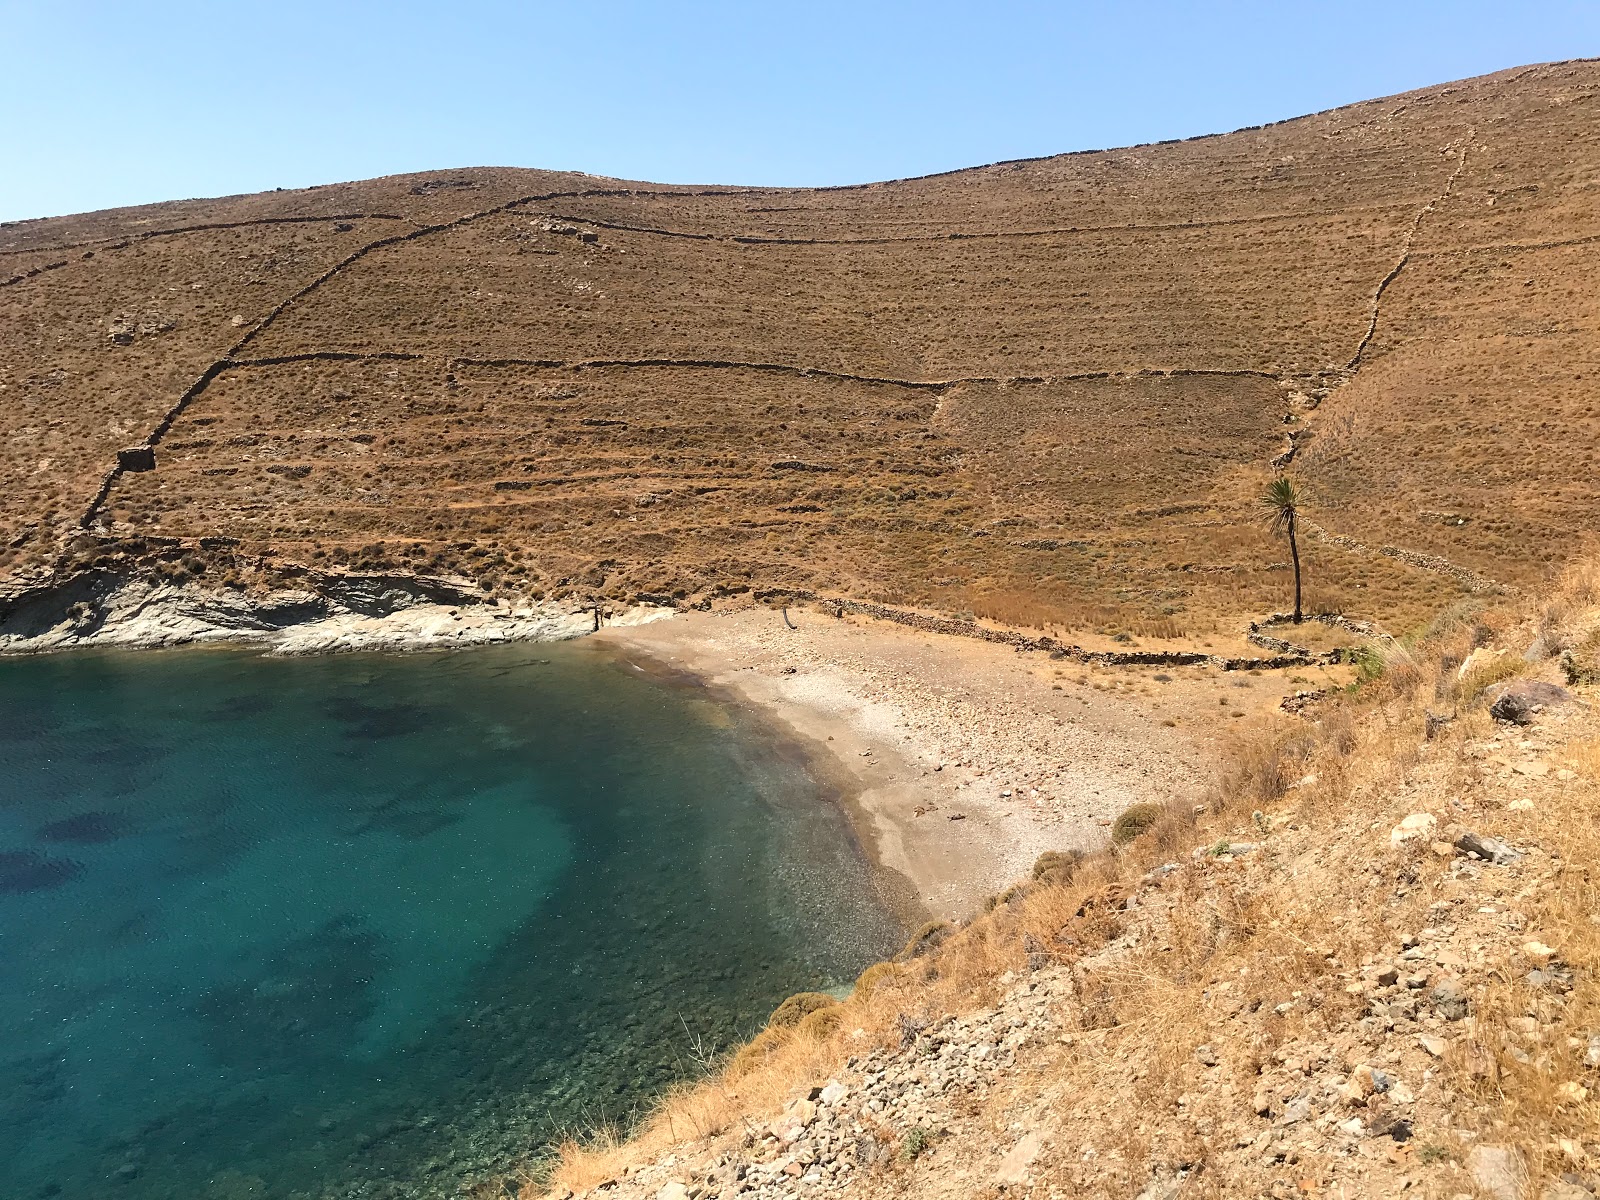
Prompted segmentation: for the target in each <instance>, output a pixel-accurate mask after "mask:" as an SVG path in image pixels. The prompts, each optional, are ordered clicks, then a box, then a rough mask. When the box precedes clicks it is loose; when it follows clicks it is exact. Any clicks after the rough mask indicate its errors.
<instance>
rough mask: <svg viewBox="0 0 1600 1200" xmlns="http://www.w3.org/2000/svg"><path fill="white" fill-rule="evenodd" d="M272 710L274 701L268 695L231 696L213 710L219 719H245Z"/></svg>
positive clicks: (215, 716) (214, 715)
mask: <svg viewBox="0 0 1600 1200" xmlns="http://www.w3.org/2000/svg"><path fill="white" fill-rule="evenodd" d="M271 711H272V701H271V699H270V698H268V697H267V696H262V695H250V696H229V697H228V698H227V699H225V700H223V701H222V702H221V703H219V704H217V705H216V707H214V708H213V709H212V710H211V714H212V716H213V717H214V718H215V719H216V720H218V721H245V720H249V719H250V718H251V717H259V716H261V715H262V714H264V713H267V712H271Z"/></svg>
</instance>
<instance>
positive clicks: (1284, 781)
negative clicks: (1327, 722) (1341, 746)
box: [1210, 719, 1349, 812]
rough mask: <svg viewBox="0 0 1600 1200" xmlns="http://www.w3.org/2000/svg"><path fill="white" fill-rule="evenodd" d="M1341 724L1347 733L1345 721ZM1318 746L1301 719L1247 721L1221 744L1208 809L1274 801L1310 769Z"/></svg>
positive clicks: (1222, 809)
mask: <svg viewBox="0 0 1600 1200" xmlns="http://www.w3.org/2000/svg"><path fill="white" fill-rule="evenodd" d="M1342 728H1343V730H1344V731H1345V732H1346V733H1348V729H1349V726H1348V724H1344V725H1343V726H1342ZM1317 748H1318V737H1317V733H1316V730H1315V729H1314V728H1313V727H1309V726H1306V725H1304V724H1303V723H1299V722H1297V723H1296V724H1295V725H1293V726H1288V727H1285V726H1284V724H1283V723H1282V721H1280V720H1276V719H1274V720H1270V721H1260V722H1256V723H1255V724H1252V725H1248V726H1246V727H1245V728H1244V729H1242V730H1241V731H1239V732H1238V733H1236V734H1234V735H1233V736H1232V737H1230V738H1229V739H1228V740H1227V741H1226V742H1225V744H1224V746H1223V750H1222V753H1221V755H1220V756H1219V763H1218V767H1217V774H1216V777H1215V780H1214V782H1213V785H1212V796H1211V803H1210V807H1211V809H1212V811H1214V812H1229V811H1233V810H1236V809H1240V808H1261V807H1264V806H1267V805H1271V804H1275V803H1277V802H1278V801H1279V800H1281V799H1283V797H1284V795H1285V794H1286V793H1287V792H1288V791H1289V788H1290V786H1291V785H1293V784H1295V783H1297V782H1298V781H1299V780H1300V779H1302V778H1304V777H1305V776H1306V775H1307V774H1309V773H1310V771H1311V764H1312V761H1313V758H1314V757H1315V755H1316V752H1317Z"/></svg>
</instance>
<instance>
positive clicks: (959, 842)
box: [595, 608, 1275, 918]
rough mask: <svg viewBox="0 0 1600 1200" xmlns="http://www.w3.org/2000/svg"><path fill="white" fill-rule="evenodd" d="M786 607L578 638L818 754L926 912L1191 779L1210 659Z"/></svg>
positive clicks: (1090, 840)
mask: <svg viewBox="0 0 1600 1200" xmlns="http://www.w3.org/2000/svg"><path fill="white" fill-rule="evenodd" d="M789 618H790V620H792V621H793V623H794V625H795V628H792V629H791V628H790V627H789V626H788V625H787V624H786V623H785V620H784V617H783V615H782V614H781V613H779V612H777V611H775V610H771V609H766V608H752V609H746V610H743V611H737V612H730V613H702V612H697V613H688V614H682V615H679V616H676V617H673V618H672V619H670V620H665V621H656V622H653V623H651V624H648V625H639V626H633V627H628V628H622V627H617V628H607V629H604V630H602V631H601V632H600V633H599V634H597V635H595V636H596V637H597V638H598V639H600V640H601V641H602V642H605V643H608V644H610V645H612V646H614V647H616V648H617V649H619V650H620V651H621V652H622V653H624V654H628V655H641V656H647V657H648V658H649V659H651V660H654V662H656V663H658V664H660V665H662V666H665V667H668V668H671V669H673V670H676V671H680V672H686V673H688V674H690V675H693V676H695V677H697V678H699V679H700V680H702V681H703V682H704V683H705V684H706V685H708V686H711V687H714V688H717V689H720V690H723V691H725V692H727V693H730V694H731V695H733V696H734V697H736V698H737V699H738V700H740V701H741V702H743V703H746V704H749V705H752V706H754V707H756V708H758V709H760V710H761V711H762V712H763V713H764V714H765V715H766V716H768V717H769V718H770V719H772V720H775V721H777V722H780V723H781V724H782V725H783V726H785V727H786V728H787V730H789V731H791V732H792V733H793V734H794V735H796V736H798V737H800V738H802V739H803V740H804V741H805V742H807V743H809V744H810V745H811V746H812V747H813V748H815V749H816V750H818V751H819V752H820V754H821V756H822V758H823V759H824V761H825V762H831V763H832V764H833V767H834V768H835V769H836V770H837V771H838V772H839V776H840V778H841V780H843V781H844V784H845V786H844V787H843V788H842V790H843V791H844V793H845V795H846V796H847V798H848V800H849V803H850V806H851V809H852V815H853V818H854V820H855V824H856V828H857V832H858V836H859V837H860V838H861V841H862V844H863V846H864V847H865V848H866V850H867V851H868V852H869V854H870V855H871V856H872V857H873V859H874V860H875V862H876V863H877V864H878V865H879V866H880V867H881V868H882V869H884V870H885V871H886V872H889V873H892V875H893V876H895V877H898V879H900V880H903V881H904V882H903V888H904V889H905V890H906V892H907V894H908V897H909V898H911V899H912V900H913V903H914V904H915V905H916V906H917V907H919V908H920V909H921V910H923V911H924V912H925V913H926V914H927V915H929V916H931V917H936V918H965V917H969V916H971V915H972V914H973V913H974V912H975V911H977V910H978V909H979V908H980V907H981V906H982V903H983V901H984V900H985V899H986V898H987V897H988V896H991V895H993V894H994V893H996V892H998V891H1000V890H1002V889H1003V888H1005V887H1006V886H1008V885H1010V884H1011V883H1014V882H1016V881H1017V880H1019V879H1023V878H1026V877H1027V875H1028V873H1029V871H1030V869H1031V867H1032V865H1033V862H1034V861H1035V859H1037V857H1038V856H1039V855H1040V854H1041V853H1043V852H1044V851H1046V850H1060V849H1066V848H1071V847H1081V848H1090V847H1093V846H1096V845H1099V844H1101V843H1103V841H1104V840H1105V837H1106V826H1107V825H1109V823H1110V821H1111V820H1112V819H1113V818H1114V817H1115V816H1116V815H1117V814H1118V813H1119V812H1121V811H1122V810H1123V809H1125V808H1127V807H1128V806H1129V805H1130V804H1136V803H1140V802H1142V801H1152V800H1153V801H1163V800H1167V799H1171V798H1182V797H1186V796H1191V795H1193V794H1195V793H1196V791H1197V789H1198V786H1199V782H1200V780H1201V778H1202V776H1203V771H1204V762H1205V761H1206V760H1207V759H1208V757H1209V750H1208V743H1209V741H1210V735H1212V734H1213V733H1214V731H1215V719H1214V717H1213V718H1212V719H1211V720H1210V721H1206V720H1203V719H1200V718H1197V717H1195V716H1194V715H1193V713H1194V712H1195V711H1196V710H1197V706H1198V702H1199V700H1200V699H1201V698H1202V697H1201V693H1202V692H1203V693H1204V699H1205V700H1206V701H1207V702H1208V703H1210V704H1212V705H1215V700H1214V699H1211V697H1214V696H1215V694H1216V687H1217V681H1216V679H1215V677H1214V673H1213V672H1210V671H1202V670H1191V671H1190V672H1189V675H1190V676H1192V678H1190V679H1187V680H1184V679H1179V678H1177V677H1176V673H1173V672H1166V673H1163V672H1160V671H1157V670H1155V669H1151V670H1148V671H1135V670H1130V669H1127V668H1122V669H1119V670H1117V671H1115V672H1106V673H1103V674H1102V673H1098V672H1095V671H1092V670H1090V669H1088V668H1084V667H1082V666H1080V665H1078V664H1075V663H1070V662H1063V661H1059V660H1052V659H1050V658H1049V657H1048V656H1045V655H1042V654H1018V653H1016V652H1014V651H1012V650H1010V649H1008V648H1006V647H1001V646H994V645H991V644H987V643H984V642H978V641H973V640H970V639H966V638H959V637H950V636H942V635H938V634H928V633H922V632H917V631H912V630H907V629H905V628H903V627H900V626H895V625H890V624H888V623H884V622H875V621H871V620H867V619H857V618H851V617H845V618H843V619H841V618H837V617H834V616H832V615H830V614H827V613H824V612H822V611H817V610H808V609H804V608H793V609H790V610H789ZM1267 690H1268V689H1266V688H1263V689H1262V691H1263V692H1265V691H1267ZM1262 699H1266V697H1265V696H1263V697H1262ZM1274 700H1275V695H1274ZM1212 712H1213V713H1214V712H1215V708H1213V710H1212Z"/></svg>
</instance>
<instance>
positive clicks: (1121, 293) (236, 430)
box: [0, 62, 1600, 639]
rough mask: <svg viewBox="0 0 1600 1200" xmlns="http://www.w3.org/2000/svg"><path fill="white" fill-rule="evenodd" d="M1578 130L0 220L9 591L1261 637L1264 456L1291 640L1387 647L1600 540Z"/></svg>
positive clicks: (365, 193)
mask: <svg viewBox="0 0 1600 1200" xmlns="http://www.w3.org/2000/svg"><path fill="white" fill-rule="evenodd" d="M1597 96H1600V64H1597V63H1595V62H1573V63H1563V64H1555V65H1547V66H1539V67H1533V68H1528V69H1523V70H1518V71H1509V72H1504V73H1501V74H1498V75H1492V76H1486V77H1483V78H1480V79H1475V80H1471V81H1467V82H1464V83H1458V84H1452V85H1449V86H1441V87H1435V88H1429V89H1426V90H1423V91H1419V92H1415V93H1411V94H1408V95H1405V96H1400V97H1396V98H1390V99H1385V100H1375V101H1371V102H1368V103H1363V104H1357V105H1353V106H1351V107H1348V108H1343V109H1338V110H1334V111H1331V112H1326V113H1322V114H1318V115H1315V116H1309V117H1304V118H1300V119H1297V120H1292V121H1285V122H1283V123H1281V124H1277V125H1272V126H1267V127H1263V128H1258V129H1249V130H1241V131H1239V132H1235V133H1230V134H1226V135H1222V136H1216V137H1208V138H1200V139H1195V140H1192V141H1185V142H1176V143H1167V144H1160V145H1150V146H1141V147H1135V148H1131V149H1123V150H1109V151H1102V152H1094V153H1080V154H1070V155H1062V156H1059V157H1054V158H1045V159H1038V160H1030V161H1022V162H1013V163H1001V164H996V165H993V166H987V167H981V168H975V169H972V170H966V171H958V172H954V173H950V174H945V175H938V176H931V177H927V178H921V179H911V180H903V181H895V182H888V183H876V184H869V185H864V186H859V187H847V188H832V189H809V190H808V189H759V188H737V187H701V188H691V187H660V186H653V185H647V184H634V183H624V182H619V181H613V180H605V179H598V178H594V177H589V176H582V175H571V174H553V173H548V172H539V171H528V170H512V169H499V168H496V169H489V168H483V169H477V168H474V169H465V170H452V171H445V172H440V173H437V174H432V175H419V176H405V177H394V178H386V179H377V180H371V181H367V182H362V183H350V184H339V185H333V186H328V187H319V188H312V189H307V190H302V191H282V192H269V193H263V194H261V195H256V196H243V197H231V198H225V199H218V200H196V201H184V202H177V203H171V204H161V205H153V206H149V207H145V208H137V209H125V210H116V211H109V212H102V213H92V214H87V215H82V216H75V217H62V218H55V219H50V220H41V221H30V222H19V223H13V224H10V225H6V226H3V227H0V396H3V404H4V409H5V412H6V415H7V418H8V421H7V425H8V429H7V435H8V436H7V439H6V443H5V453H4V459H3V470H4V472H5V487H6V494H7V496H8V497H9V499H8V501H7V503H6V504H5V505H4V506H3V512H0V545H4V546H5V549H3V550H0V571H4V572H5V573H7V574H9V575H12V576H13V577H15V578H17V579H19V580H20V579H32V580H37V579H40V578H43V577H45V576H46V575H47V574H48V572H50V571H52V570H54V571H56V572H61V571H70V570H71V569H73V568H74V567H76V566H80V565H82V564H84V563H88V562H100V563H101V564H102V565H105V564H111V565H113V566H115V567H116V568H117V569H118V570H124V571H125V570H131V569H138V568H139V564H144V565H148V564H149V563H150V562H152V561H153V560H164V563H163V564H162V565H161V570H163V571H164V572H168V573H170V574H173V575H175V576H176V577H178V578H180V579H181V578H189V577H192V576H193V575H195V574H202V575H207V576H208V578H210V579H212V580H220V579H222V578H224V577H226V578H228V579H229V580H230V581H232V582H240V581H248V580H249V579H251V578H253V576H252V574H251V573H252V572H253V571H255V570H257V569H258V568H259V567H260V566H261V564H262V563H263V561H267V562H268V563H270V564H276V565H277V566H278V567H281V566H282V565H283V564H286V563H287V564H296V563H298V564H303V565H307V566H318V567H352V568H362V569H373V570H376V569H382V570H388V571H395V570H410V571H419V572H425V573H430V574H449V575H456V576H465V577H467V578H469V579H472V580H476V581H477V582H478V583H479V584H480V586H481V587H483V588H484V589H485V590H486V591H489V592H492V593H497V594H500V595H505V596H510V597H518V598H525V599H539V598H561V597H589V596H605V597H607V598H611V599H614V600H619V601H631V600H633V599H636V598H637V597H640V596H655V597H663V596H665V597H672V598H674V599H676V600H678V601H680V602H696V601H705V600H708V599H712V598H715V597H716V596H719V595H724V594H728V593H730V592H735V591H740V590H744V589H749V588H752V587H753V588H758V589H759V588H772V587H790V588H802V589H815V590H818V591H822V592H826V593H829V594H847V595H851V596H855V597H859V598H870V599H874V600H878V601H884V602H888V603H895V604H902V605H912V606H918V607H922V608H928V609H934V610H940V611H946V612H975V613H977V614H978V615H979V616H987V617H990V618H993V619H995V620H998V621H1000V622H1003V623H1008V624H1019V625H1032V626H1034V627H1048V626H1060V627H1062V628H1064V629H1068V630H1087V631H1090V632H1093V631H1095V630H1099V631H1101V632H1106V633H1109V632H1115V631H1128V632H1131V633H1133V634H1135V635H1139V636H1149V637H1166V638H1179V639H1181V638H1184V637H1187V636H1190V635H1195V636H1206V635H1210V634H1212V633H1214V632H1217V631H1219V630H1220V631H1224V632H1226V633H1228V634H1232V633H1234V632H1236V631H1237V628H1238V626H1239V625H1240V623H1241V622H1242V620H1243V619H1244V617H1245V616H1246V615H1247V614H1259V613H1262V612H1266V611H1270V610H1272V609H1273V608H1276V607H1279V606H1281V604H1282V603H1283V601H1284V598H1285V596H1286V593H1287V563H1286V562H1285V561H1283V560H1284V555H1283V554H1282V550H1281V548H1280V547H1279V546H1277V545H1275V544H1274V543H1273V542H1272V541H1271V540H1270V537H1269V534H1268V532H1267V531H1266V530H1265V529H1263V528H1262V527H1261V526H1260V524H1259V522H1257V521H1256V520H1255V514H1254V511H1253V510H1254V507H1255V506H1254V496H1255V494H1256V493H1257V491H1258V489H1259V487H1260V485H1261V483H1262V481H1263V480H1264V479H1266V478H1267V477H1268V475H1269V473H1270V471H1271V470H1272V466H1271V464H1273V463H1278V464H1279V465H1282V464H1283V463H1284V462H1285V461H1286V460H1287V459H1288V458H1290V457H1292V459H1293V464H1292V465H1293V469H1294V470H1295V471H1296V472H1297V473H1298V474H1299V476H1300V477H1301V479H1302V481H1303V482H1304V483H1305V484H1306V485H1307V486H1308V488H1309V490H1310V493H1311V495H1312V497H1313V499H1314V503H1313V508H1312V512H1311V514H1310V515H1311V516H1312V517H1313V518H1314V521H1315V522H1316V524H1317V525H1318V526H1319V527H1320V528H1321V529H1323V530H1324V531H1326V534H1327V535H1328V538H1329V539H1331V540H1320V541H1319V540H1317V539H1316V538H1314V537H1313V538H1311V539H1308V542H1309V543H1310V544H1308V546H1307V556H1308V559H1309V560H1310V584H1311V587H1312V589H1313V591H1312V600H1313V605H1312V606H1313V607H1316V608H1340V609H1344V610H1347V611H1350V612H1352V613H1354V614H1357V615H1360V616H1362V617H1366V618H1372V619H1376V620H1378V621H1380V622H1383V623H1385V624H1386V625H1389V626H1390V627H1393V628H1404V627H1408V626H1410V625H1412V624H1415V623H1416V622H1417V621H1419V620H1421V619H1423V618H1424V617H1425V616H1427V615H1428V614H1429V613H1431V612H1434V611H1437V610H1439V609H1440V608H1442V607H1444V606H1446V605H1447V604H1449V603H1450V602H1452V601H1453V600H1455V599H1457V598H1459V597H1460V596H1461V595H1462V594H1463V592H1465V591H1467V590H1470V589H1471V588H1473V587H1485V586H1489V583H1490V581H1497V582H1500V583H1505V584H1510V585H1513V586H1533V585H1537V584H1538V583H1539V582H1540V581H1542V580H1545V579H1547V578H1548V577H1549V576H1550V573H1551V571H1552V569H1553V566H1554V565H1555V564H1557V563H1558V562H1559V561H1560V560H1561V559H1562V558H1563V557H1565V553H1566V547H1567V546H1568V544H1569V543H1570V541H1571V539H1572V536H1573V534H1574V531H1575V529H1577V528H1581V527H1582V526H1583V525H1585V524H1586V523H1587V521H1588V519H1589V517H1591V516H1592V514H1593V512H1594V511H1595V509H1596V502H1597V496H1596V479H1597V475H1596V472H1595V446H1596V444H1597V442H1600V411H1597V407H1596V401H1595V399H1594V396H1595V393H1594V388H1593V386H1592V381H1593V379H1594V375H1595V372H1596V371H1597V370H1600V326H1597V315H1600V300H1597V299H1596V295H1595V292H1594V289H1593V288H1592V287H1590V286H1588V278H1587V276H1588V274H1589V273H1590V272H1592V271H1593V269H1594V265H1595V262H1596V254H1597V253H1600V120H1597V118H1596V113H1597V112H1600V101H1597ZM141 445H148V446H151V447H153V449H154V456H153V457H154V463H155V467H154V469H153V470H131V469H130V470H125V471H124V470H120V469H119V470H113V469H112V468H113V465H114V464H115V463H116V462H117V454H118V451H119V450H122V449H125V448H128V447H137V446H141ZM129 462H130V465H131V466H134V467H138V466H142V465H144V464H143V463H141V461H140V456H138V455H134V456H132V457H131V458H130V460H129ZM85 535H87V536H85ZM162 539H175V540H162ZM1380 551H1382V552H1380ZM63 554H64V556H65V557H62V556H63ZM262 556H269V557H268V558H267V559H266V560H263V558H262Z"/></svg>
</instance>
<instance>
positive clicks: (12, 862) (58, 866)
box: [0, 850, 83, 896]
mask: <svg viewBox="0 0 1600 1200" xmlns="http://www.w3.org/2000/svg"><path fill="white" fill-rule="evenodd" d="M82 870H83V867H82V866H80V865H79V864H78V863H75V862H72V861H71V860H70V859H64V858H46V857H45V856H44V855H42V854H40V853H39V852H38V851H36V850H0V893H4V894H6V895H12V896H17V895H21V894H22V893H24V892H46V891H49V890H50V889H51V888H57V887H60V886H61V885H62V884H63V883H66V882H67V880H69V879H72V878H74V877H75V876H76V875H77V874H78V873H79V872H80V871H82Z"/></svg>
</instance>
